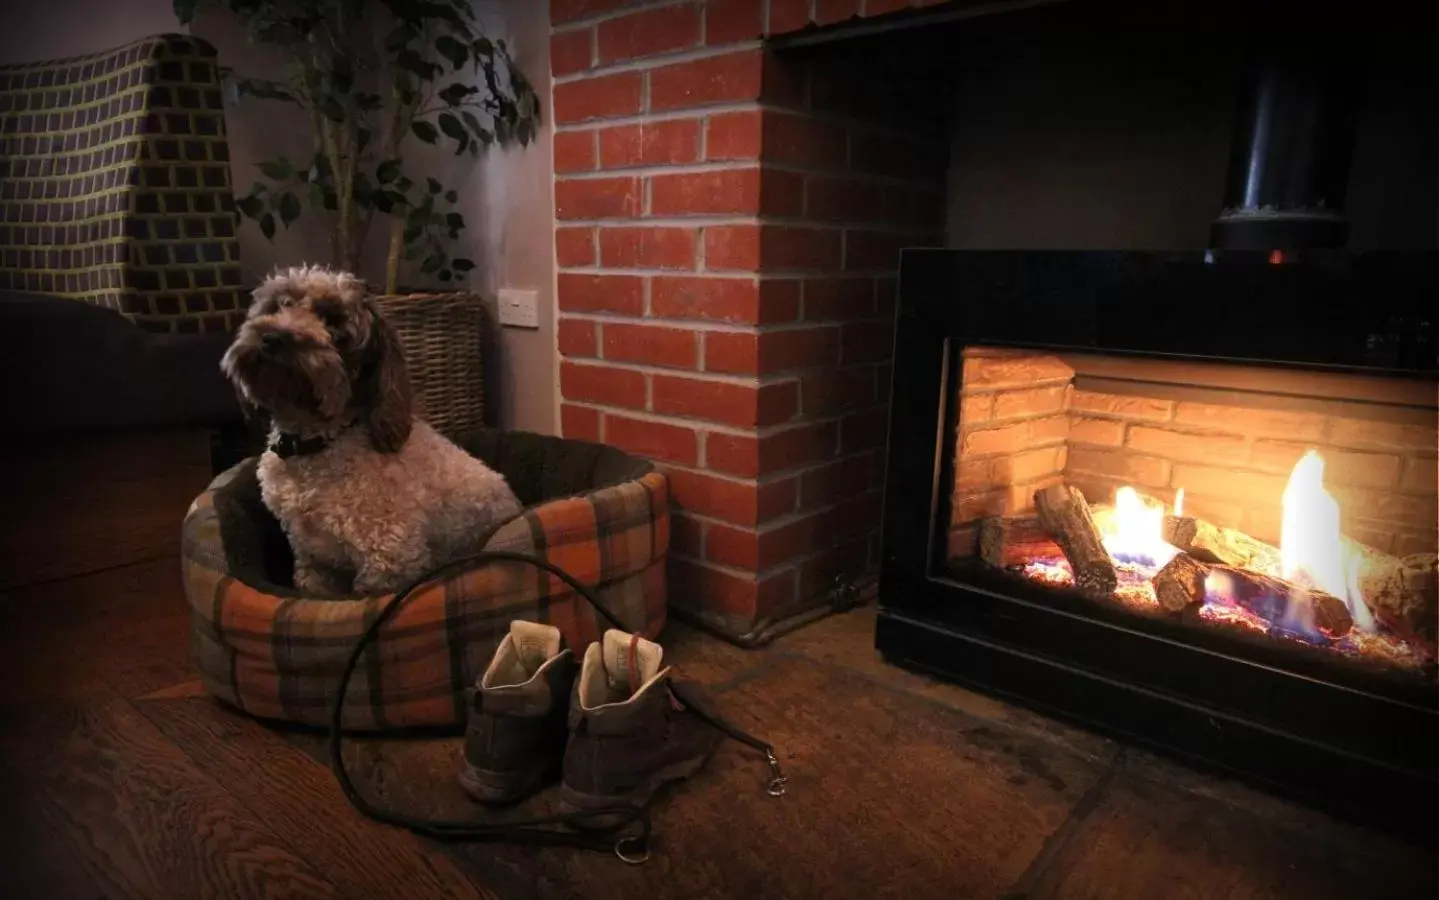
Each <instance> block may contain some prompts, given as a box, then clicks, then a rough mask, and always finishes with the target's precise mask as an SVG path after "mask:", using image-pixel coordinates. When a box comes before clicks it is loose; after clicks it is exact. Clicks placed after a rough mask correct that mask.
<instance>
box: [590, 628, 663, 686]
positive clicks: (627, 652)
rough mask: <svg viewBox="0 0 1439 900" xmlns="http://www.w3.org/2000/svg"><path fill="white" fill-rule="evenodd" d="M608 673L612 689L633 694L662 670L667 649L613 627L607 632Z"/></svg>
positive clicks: (606, 672) (606, 663)
mask: <svg viewBox="0 0 1439 900" xmlns="http://www.w3.org/2000/svg"><path fill="white" fill-rule="evenodd" d="M604 653H605V676H606V678H607V680H608V681H609V685H608V687H609V689H610V691H611V692H614V693H618V694H621V695H623V696H625V697H629V696H632V695H633V694H634V693H635V692H636V691H638V690H639V689H640V687H641V686H642V685H643V684H644V683H645V682H647V681H649V680H650V679H651V678H653V677H655V675H657V674H658V673H659V671H660V663H661V661H662V660H663V659H664V648H662V647H661V646H660V645H659V644H656V643H655V642H654V641H647V640H645V639H644V638H642V637H640V636H639V635H637V634H626V633H625V632H623V631H618V630H615V629H611V630H609V631H606V632H605V639H604Z"/></svg>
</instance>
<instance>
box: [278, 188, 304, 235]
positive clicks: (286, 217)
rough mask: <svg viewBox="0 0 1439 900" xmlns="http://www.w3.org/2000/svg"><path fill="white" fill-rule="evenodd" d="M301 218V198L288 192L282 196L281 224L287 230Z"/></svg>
mask: <svg viewBox="0 0 1439 900" xmlns="http://www.w3.org/2000/svg"><path fill="white" fill-rule="evenodd" d="M298 218H300V198H299V197H296V196H295V195H294V194H292V193H290V192H289V191H286V192H285V193H283V194H281V195H280V223H281V224H282V225H284V226H285V227H286V228H289V227H290V223H291V222H294V221H295V220H296V219H298Z"/></svg>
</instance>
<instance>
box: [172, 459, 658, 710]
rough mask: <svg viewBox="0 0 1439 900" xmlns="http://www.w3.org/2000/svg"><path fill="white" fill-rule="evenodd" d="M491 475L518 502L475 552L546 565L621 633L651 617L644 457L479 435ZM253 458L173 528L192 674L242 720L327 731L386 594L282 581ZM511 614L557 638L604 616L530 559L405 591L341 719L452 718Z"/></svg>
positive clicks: (654, 544)
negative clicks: (590, 596) (621, 626)
mask: <svg viewBox="0 0 1439 900" xmlns="http://www.w3.org/2000/svg"><path fill="white" fill-rule="evenodd" d="M467 449H469V450H470V451H471V452H472V453H475V455H477V456H480V457H481V458H482V459H484V460H485V461H486V462H487V463H489V464H490V465H491V466H493V467H494V468H496V469H497V470H499V471H500V472H502V473H503V474H504V475H505V476H506V477H507V479H508V480H509V482H510V485H511V487H513V488H514V490H515V492H516V494H517V495H518V496H519V497H520V500H521V502H522V503H524V504H525V506H526V509H525V510H524V511H523V512H522V513H520V515H518V516H516V517H515V518H513V519H511V520H510V521H508V522H506V523H504V524H503V525H501V526H500V527H499V528H498V529H497V530H495V531H494V532H492V534H491V535H490V536H489V537H488V539H485V538H484V537H483V536H477V540H476V543H477V546H476V548H475V549H476V551H479V550H481V549H490V550H513V551H520V552H523V553H529V554H533V555H535V556H539V557H542V558H544V559H547V560H549V561H550V562H552V563H554V564H555V565H557V566H559V567H561V568H562V569H564V570H565V571H566V572H568V573H570V574H571V575H572V576H574V577H575V578H576V579H578V580H579V581H580V582H582V583H584V584H587V585H594V586H597V587H598V593H599V594H600V596H601V597H602V598H603V599H604V600H605V601H606V604H607V606H609V608H610V609H611V610H612V611H613V612H614V613H615V615H617V616H619V617H620V619H621V620H623V621H624V623H625V624H626V626H627V627H628V628H629V629H630V630H632V631H636V632H639V633H641V634H644V635H646V636H647V637H655V636H656V635H657V634H658V633H659V630H660V629H661V628H662V627H663V626H664V622H665V554H666V551H667V550H668V547H669V499H668V484H667V482H666V480H665V477H664V475H663V474H662V473H660V472H659V471H657V470H656V469H655V468H654V467H653V466H652V465H651V464H650V463H648V462H646V461H643V460H639V459H636V458H634V457H630V456H628V455H626V454H623V453H620V452H619V451H618V450H614V449H613V448H609V447H602V446H599V445H595V444H588V443H584V442H580V441H567V440H561V439H559V438H551V437H542V436H538V435H524V434H518V433H500V432H486V433H485V434H483V435H481V436H480V437H479V438H478V439H477V440H476V442H475V445H474V446H467ZM255 464H256V460H255V459H253V458H252V459H248V460H245V461H244V462H242V463H240V464H239V465H237V466H235V467H234V468H232V469H230V470H228V471H226V472H224V473H221V474H220V475H219V476H217V477H216V478H215V480H214V481H213V482H212V483H211V484H210V486H209V488H208V489H206V491H205V492H204V493H202V494H201V495H200V496H199V497H197V498H196V499H195V501H194V503H193V504H192V505H191V507H190V511H189V513H188V514H187V515H186V517H185V522H184V526H183V534H182V567H183V578H184V584H185V594H186V597H187V599H188V601H189V603H190V606H191V609H192V616H191V624H192V627H191V633H192V637H193V645H194V654H195V660H196V664H197V666H198V668H199V672H200V677H201V680H202V682H203V683H204V685H205V688H206V690H208V691H209V692H210V693H211V694H212V695H214V696H215V697H216V698H218V699H219V700H221V701H223V702H225V703H228V704H230V705H232V706H235V707H237V708H239V709H241V710H243V711H245V712H247V713H249V714H251V715H254V716H257V717H260V718H265V719H276V720H283V721H288V722H297V723H303V724H309V725H327V724H328V723H329V707H330V703H331V701H332V699H333V697H334V694H335V689H336V686H337V683H338V680H339V675H340V670H341V669H342V668H343V666H344V663H345V661H346V659H347V658H348V657H349V654H350V653H351V651H352V649H353V647H354V645H355V642H356V641H357V640H358V639H359V637H360V635H361V634H362V633H363V632H364V630H365V629H366V628H367V627H368V626H369V624H370V623H371V622H372V621H373V620H374V617H375V616H376V615H378V613H379V612H380V611H381V610H382V609H384V608H385V606H387V605H388V604H389V603H390V602H391V601H392V600H393V599H394V598H393V595H387V596H382V597H364V598H355V599H352V600H325V599H312V598H306V597H303V596H301V595H300V594H299V593H298V592H297V591H295V590H294V589H293V588H292V587H290V586H289V585H290V580H289V579H290V567H291V566H293V560H292V558H291V557H290V553H289V547H288V544H287V543H286V542H285V538H284V534H283V532H281V531H280V528H279V523H278V522H276V521H275V519H274V517H273V516H272V515H271V514H270V513H269V511H268V510H267V509H266V508H265V506H264V504H263V503H262V502H261V500H260V492H259V483H258V480H257V478H256V475H255ZM513 619H528V620H530V621H535V622H544V623H548V624H551V625H554V626H556V627H558V628H559V629H560V631H561V632H562V633H563V634H564V636H565V640H566V641H567V642H568V645H569V646H570V647H573V648H576V649H579V648H583V647H584V646H586V645H587V644H588V643H589V642H591V641H594V640H597V639H598V638H599V636H600V633H601V631H602V630H603V629H604V628H605V627H607V622H606V620H604V619H603V618H601V617H599V615H598V613H596V612H595V611H594V609H593V608H591V607H590V605H589V604H588V603H587V602H586V601H585V600H584V598H582V597H580V596H579V595H578V594H576V593H575V592H574V591H573V590H571V589H570V588H569V587H568V586H567V585H566V584H565V583H564V582H562V581H560V580H559V579H558V578H556V577H555V576H553V575H551V574H549V573H548V572H544V571H542V570H540V569H537V568H535V567H533V566H529V565H523V564H520V563H499V564H492V565H488V566H484V567H481V568H477V569H469V570H463V571H459V572H457V573H456V574H454V575H452V576H450V577H448V578H445V579H444V580H442V581H436V582H432V583H430V584H428V585H426V586H424V587H422V588H420V589H419V590H418V591H416V592H415V593H414V594H413V595H412V596H411V597H410V599H409V600H408V601H406V603H405V606H404V608H403V609H401V610H400V611H399V612H398V613H397V614H396V615H395V617H394V618H392V619H391V620H390V621H389V622H387V623H386V624H385V626H384V627H383V628H381V630H380V632H379V634H378V636H377V639H376V641H375V642H374V643H373V644H371V645H370V647H369V648H368V649H367V650H366V652H365V654H364V655H363V656H362V657H361V659H360V663H359V666H358V668H357V669H356V670H355V673H354V675H353V677H352V679H351V681H350V685H349V692H348V696H347V697H346V700H345V726H346V727H347V728H349V729H353V730H359V731H382V730H388V729H400V728H411V727H418V726H456V725H462V724H463V723H464V721H465V716H466V706H465V691H466V689H467V688H469V687H471V686H473V685H474V683H475V679H476V678H478V677H479V675H480V674H481V673H482V672H483V671H484V667H485V666H486V665H487V664H488V662H489V659H490V656H491V655H492V654H493V653H494V650H495V648H496V647H497V646H498V645H499V642H500V640H501V639H502V638H503V637H504V635H505V633H506V632H507V631H508V628H509V623H510V621H511V620H513Z"/></svg>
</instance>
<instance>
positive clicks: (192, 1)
mask: <svg viewBox="0 0 1439 900" xmlns="http://www.w3.org/2000/svg"><path fill="white" fill-rule="evenodd" d="M197 5H199V4H198V2H197V0H175V3H174V7H175V18H177V19H179V20H180V24H181V25H189V24H190V23H191V22H193V21H194V20H195V7H196V6H197Z"/></svg>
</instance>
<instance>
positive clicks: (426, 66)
mask: <svg viewBox="0 0 1439 900" xmlns="http://www.w3.org/2000/svg"><path fill="white" fill-rule="evenodd" d="M395 65H397V66H399V67H400V68H402V69H404V70H405V71H406V72H410V73H411V74H413V75H415V76H417V77H419V78H423V79H424V80H425V81H431V80H433V79H434V77H435V75H434V72H435V69H436V68H437V66H436V65H435V64H434V63H432V62H430V61H429V60H427V59H425V58H424V57H423V56H421V55H420V54H418V53H416V52H415V51H414V50H412V49H409V48H406V49H404V50H401V51H400V52H399V53H397V54H395Z"/></svg>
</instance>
